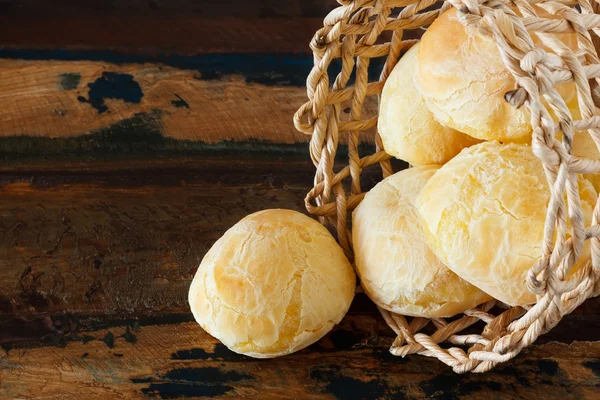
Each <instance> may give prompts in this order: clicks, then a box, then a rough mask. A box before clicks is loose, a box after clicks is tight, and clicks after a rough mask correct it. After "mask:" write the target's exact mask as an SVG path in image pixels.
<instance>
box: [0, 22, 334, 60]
mask: <svg viewBox="0 0 600 400" xmlns="http://www.w3.org/2000/svg"><path fill="white" fill-rule="evenodd" d="M323 17H325V14H323V15H322V16H319V17H312V18H305V17H301V18H292V17H290V18H242V17H238V18H236V17H234V16H233V15H228V14H224V16H223V15H222V16H219V17H210V16H203V15H201V16H198V15H193V14H189V15H186V14H183V15H168V14H167V15H161V14H156V15H151V16H137V15H114V14H110V15H100V16H96V15H87V16H80V15H75V16H72V15H68V14H67V15H64V14H60V15H54V16H52V17H48V16H47V15H42V16H39V17H36V16H35V15H25V16H19V17H15V16H12V15H10V14H8V15H7V14H2V13H0V46H1V47H2V48H5V49H28V50H57V49H60V50H62V51H65V50H88V51H90V50H101V51H116V52H120V53H134V54H152V55H159V54H164V53H166V54H178V55H186V56H187V55H197V54H209V53H260V52H269V53H284V54H294V53H305V54H309V53H310V52H311V50H310V48H309V43H310V41H311V39H312V37H313V36H314V34H315V32H316V31H317V30H318V29H320V28H321V27H322V26H323Z"/></svg>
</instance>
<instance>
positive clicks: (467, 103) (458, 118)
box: [415, 8, 578, 143]
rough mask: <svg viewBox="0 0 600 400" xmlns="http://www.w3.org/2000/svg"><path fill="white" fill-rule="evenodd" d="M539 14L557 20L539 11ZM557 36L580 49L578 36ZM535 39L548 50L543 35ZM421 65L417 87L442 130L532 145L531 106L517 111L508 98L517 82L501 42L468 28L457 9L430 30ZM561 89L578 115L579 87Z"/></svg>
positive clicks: (419, 58) (425, 37) (421, 50)
mask: <svg viewBox="0 0 600 400" xmlns="http://www.w3.org/2000/svg"><path fill="white" fill-rule="evenodd" d="M536 11H537V12H538V14H540V15H543V16H545V17H549V18H553V17H552V16H550V15H548V14H547V13H545V12H544V11H543V10H541V9H539V8H536ZM556 36H557V38H558V39H559V40H561V41H562V42H563V43H565V44H567V45H568V46H569V47H570V48H572V49H576V48H577V40H576V36H575V35H574V34H559V35H556ZM533 40H534V42H535V43H536V44H537V45H539V46H542V43H541V41H540V40H539V38H538V37H537V36H535V35H534V37H533ZM542 47H543V46H542ZM545 49H546V50H549V49H548V48H545ZM417 63H418V68H417V72H416V74H415V84H416V86H417V88H418V89H419V91H420V92H421V95H422V96H423V98H424V99H425V102H426V104H427V107H428V108H429V110H430V111H431V112H432V114H433V115H434V117H435V118H436V119H437V120H438V121H439V122H440V123H441V124H442V125H445V126H448V127H451V128H454V129H456V130H458V131H460V132H464V133H467V134H469V135H471V136H473V137H475V138H478V139H482V140H499V141H501V142H515V143H528V142H529V141H530V140H531V123H530V113H529V111H528V110H527V107H520V108H519V109H517V108H515V107H513V106H512V105H511V104H509V103H508V102H507V101H506V100H505V99H504V95H505V93H506V92H508V91H511V90H513V89H515V88H516V83H515V80H514V78H513V77H512V75H511V74H510V73H509V71H508V70H507V69H506V68H505V67H504V64H503V62H502V59H501V57H500V52H499V50H498V47H497V45H496V43H495V42H494V40H493V39H492V38H491V37H488V36H485V35H483V34H481V33H480V32H479V31H478V30H477V29H476V27H469V28H465V26H464V25H463V24H462V23H461V22H460V21H459V20H458V18H457V15H456V9H455V8H452V9H450V10H448V11H446V12H445V13H443V14H442V15H440V16H439V17H438V18H437V19H436V20H435V21H434V22H433V23H432V24H431V26H430V27H429V28H428V29H427V32H426V33H425V34H424V35H423V39H422V40H421V46H420V48H419V52H418V56H417ZM557 89H558V91H559V93H560V94H561V95H562V96H563V98H564V100H565V101H566V103H567V106H568V107H569V109H570V110H571V112H572V113H574V114H578V111H577V110H578V107H577V96H576V95H575V94H576V91H575V89H574V84H573V83H569V84H560V85H557ZM574 117H575V118H577V117H578V116H577V115H574Z"/></svg>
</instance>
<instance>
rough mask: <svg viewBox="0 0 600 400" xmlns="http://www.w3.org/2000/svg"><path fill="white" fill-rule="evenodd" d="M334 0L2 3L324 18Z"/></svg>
mask: <svg viewBox="0 0 600 400" xmlns="http://www.w3.org/2000/svg"><path fill="white" fill-rule="evenodd" d="M338 6H339V3H338V2H337V1H335V0H286V1H280V0H228V1H226V2H223V1H218V0H202V1H197V0H169V1H159V0H150V1H148V0H86V1H80V0H59V1H56V0H0V14H3V15H10V16H28V15H34V16H52V17H55V16H61V15H68V16H82V15H83V16H86V15H100V16H106V15H135V16H138V15H159V16H171V15H188V14H194V15H200V16H203V17H220V16H223V15H228V16H235V17H245V18H251V17H323V16H325V14H326V13H328V12H329V11H330V10H332V9H333V8H335V7H338Z"/></svg>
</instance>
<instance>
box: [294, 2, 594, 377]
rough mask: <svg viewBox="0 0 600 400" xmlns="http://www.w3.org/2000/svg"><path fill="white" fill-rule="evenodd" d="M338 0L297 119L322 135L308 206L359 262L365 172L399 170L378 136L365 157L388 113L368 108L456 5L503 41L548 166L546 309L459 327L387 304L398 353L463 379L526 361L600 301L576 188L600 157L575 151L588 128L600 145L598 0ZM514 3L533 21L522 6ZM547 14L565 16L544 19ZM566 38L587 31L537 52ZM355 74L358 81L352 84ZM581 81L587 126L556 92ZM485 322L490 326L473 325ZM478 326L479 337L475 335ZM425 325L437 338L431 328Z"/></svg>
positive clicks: (539, 284) (533, 285)
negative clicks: (356, 223) (403, 58)
mask: <svg viewBox="0 0 600 400" xmlns="http://www.w3.org/2000/svg"><path fill="white" fill-rule="evenodd" d="M338 2H339V3H340V5H341V6H340V7H338V8H337V9H335V10H333V11H332V12H331V13H330V14H329V15H328V16H327V17H326V18H325V20H324V27H323V28H321V29H320V30H319V31H318V32H317V33H316V34H315V36H314V38H313V40H312V41H311V43H310V47H311V49H312V50H313V52H314V68H313V69H312V71H311V73H310V75H309V76H308V79H307V92H308V98H309V101H308V102H307V103H306V104H304V105H303V106H302V107H301V108H300V109H299V110H298V112H297V113H296V115H295V116H294V123H295V125H296V128H297V129H298V130H299V131H301V132H303V133H305V134H308V135H312V138H311V142H310V154H311V158H312V161H313V163H314V164H315V166H316V168H317V170H316V174H315V180H314V187H313V189H312V190H311V191H310V192H309V193H308V195H307V197H306V200H305V203H306V207H307V209H308V211H309V212H310V213H311V214H313V215H315V216H317V217H319V218H320V220H321V222H323V223H325V224H329V225H330V226H332V227H333V228H334V229H335V230H336V232H337V237H338V241H339V243H340V245H341V246H342V248H343V249H344V251H345V252H346V254H347V256H348V257H349V258H350V259H351V260H352V258H353V254H352V243H351V242H350V238H351V235H350V232H349V228H348V227H349V222H350V220H351V218H350V216H351V212H352V210H353V209H354V208H356V206H357V205H358V204H359V203H360V201H361V200H362V199H363V197H364V194H365V193H363V192H362V191H361V184H360V177H361V174H362V173H363V171H365V170H366V169H372V168H376V167H377V165H379V168H381V171H382V172H383V174H382V175H383V177H384V178H385V177H387V176H389V175H391V174H392V173H393V172H394V171H393V170H392V164H391V163H390V160H389V159H390V156H389V155H387V154H386V153H385V152H384V151H383V147H382V144H381V140H380V138H379V135H378V134H376V135H375V152H374V153H373V154H369V155H364V154H363V155H359V147H358V144H359V142H360V136H361V133H362V134H366V133H367V132H369V131H370V132H372V131H373V130H374V129H375V127H376V125H377V116H376V115H368V112H371V114H373V111H372V110H373V109H374V107H371V110H370V111H369V107H368V104H369V102H370V103H371V104H373V102H374V100H377V96H378V95H379V94H380V93H381V91H382V88H383V85H384V82H385V80H386V78H387V77H388V76H389V74H390V73H391V71H392V69H393V68H394V66H395V64H396V63H397V61H398V59H399V57H400V55H401V53H403V52H404V51H405V50H406V49H408V48H410V46H412V45H413V44H415V43H416V42H417V39H415V38H418V37H420V33H422V32H423V31H424V29H425V28H426V27H427V26H428V25H430V24H431V23H432V22H433V21H434V20H435V18H436V17H437V16H438V15H439V14H440V13H442V12H444V11H446V10H448V9H449V8H450V7H455V8H456V9H457V11H458V16H459V19H460V21H461V22H462V23H463V24H465V25H470V26H476V27H477V28H478V29H480V31H482V32H483V33H484V34H487V35H491V36H492V37H493V38H494V40H495V42H496V44H497V45H498V48H499V50H500V53H501V55H502V59H503V62H504V64H505V66H506V67H507V69H508V70H509V71H510V72H511V73H512V75H513V76H514V78H515V80H516V82H517V87H516V88H515V89H514V90H511V91H510V92H507V93H506V94H505V99H506V101H508V102H509V103H510V104H511V105H513V106H514V107H520V106H525V107H527V108H528V109H529V110H530V112H531V124H532V126H533V138H532V143H531V149H532V151H533V152H534V153H535V155H536V156H537V157H538V158H540V159H541V161H542V163H543V165H544V169H545V172H546V176H547V177H548V183H549V187H550V190H551V201H550V203H549V205H548V212H547V215H546V226H545V232H544V243H543V254H541V255H540V259H539V261H538V262H537V263H535V264H534V265H532V266H531V269H530V271H529V273H528V276H527V286H528V289H529V290H531V291H533V292H534V293H535V294H536V295H537V303H536V304H535V305H533V306H528V307H512V308H507V307H506V306H504V307H503V305H502V304H496V303H497V302H495V301H491V302H488V303H485V304H483V305H481V306H479V307H477V308H475V309H472V310H469V311H466V312H464V313H463V314H462V315H460V316H457V317H455V318H453V319H449V320H447V319H443V318H434V319H431V320H429V319H425V318H406V317H404V316H402V315H397V314H393V313H390V312H388V311H385V310H383V309H380V311H381V314H382V315H383V317H384V318H385V321H386V322H387V323H388V325H389V326H390V327H391V328H392V329H393V330H394V332H395V333H396V334H397V338H396V339H395V341H394V343H393V345H392V347H391V349H390V351H391V353H392V354H394V355H397V356H406V355H408V354H413V353H418V354H421V355H425V356H429V357H436V358H438V359H439V360H441V361H442V362H444V363H446V364H447V365H449V366H451V367H452V368H453V370H454V371H455V372H457V373H464V372H469V371H473V372H485V371H488V370H490V369H491V368H493V367H494V366H495V365H497V364H498V363H502V362H504V361H507V360H510V359H511V358H513V357H514V356H516V355H517V354H518V353H519V352H520V351H521V350H522V349H523V348H525V347H527V346H529V345H530V344H531V343H533V342H534V341H535V340H536V339H537V338H538V337H539V336H540V335H542V334H544V333H546V332H548V331H549V330H550V329H552V328H553V327H554V326H555V325H556V324H557V323H558V322H559V321H560V319H561V318H562V316H563V315H565V314H568V313H570V312H572V311H573V310H574V309H575V308H576V307H577V306H579V305H580V304H581V303H582V302H583V301H585V300H586V299H587V298H590V297H593V296H596V295H598V294H600V284H599V282H600V279H599V277H600V239H599V236H600V225H598V224H597V222H598V220H599V219H600V203H597V204H596V207H595V209H594V213H593V221H592V226H590V227H585V226H583V218H582V214H581V205H580V201H579V193H578V191H577V189H576V188H577V184H576V183H575V185H573V182H576V179H577V175H578V174H589V173H598V172H600V161H594V160H589V159H583V158H578V157H575V156H573V155H571V154H570V153H571V141H572V137H573V130H574V129H577V130H580V131H583V130H588V131H589V132H590V134H591V136H592V138H593V139H594V141H595V143H596V144H597V145H598V146H599V147H600V117H599V116H594V110H595V106H598V105H599V104H600V89H599V87H600V85H598V83H599V82H600V59H599V58H598V55H597V51H596V48H595V46H594V43H595V42H596V41H597V40H598V37H599V36H600V15H599V13H600V4H598V3H596V2H592V1H591V0H557V1H546V0H541V1H539V0H528V1H523V0H521V1H515V2H512V3H509V2H503V1H499V0H491V1H485V0H483V1H482V0H479V1H478V0H449V1H446V2H442V1H439V0H355V1H351V0H338ZM514 6H517V7H518V8H519V10H520V13H521V14H522V15H523V16H524V17H520V16H518V15H516V14H515V13H514V12H513V11H512V10H513V9H514ZM541 9H544V10H545V11H547V12H550V13H551V14H554V15H555V16H556V17H557V18H556V19H544V18H540V17H538V14H537V11H539V10H541ZM536 10H537V11H536ZM559 32H575V33H576V35H577V40H578V51H577V52H575V53H574V52H572V51H571V50H568V49H564V48H553V52H552V53H550V52H545V51H544V50H542V49H541V48H536V47H534V45H533V42H532V39H531V35H532V34H534V35H537V36H538V37H539V38H540V39H542V38H543V37H544V36H546V37H549V35H554V34H555V33H559ZM597 35H598V36H597ZM384 57H385V65H384V67H383V72H381V75H380V76H379V80H375V81H372V82H370V81H369V65H370V61H371V59H372V58H378V59H380V60H383V59H384ZM336 59H341V72H339V73H338V74H337V76H336V78H335V81H333V82H330V80H329V74H328V72H329V73H331V71H332V69H333V67H335V66H336V65H337V66H338V70H339V61H335V60H336ZM582 59H583V60H585V61H584V62H583V63H582V62H581V60H582ZM332 62H333V64H332ZM371 64H373V63H371ZM371 69H374V68H373V67H372V68H371ZM351 76H353V77H354V84H353V85H348V82H349V80H350V78H351ZM571 80H572V81H574V82H575V84H576V86H577V92H578V99H579V107H580V111H581V115H582V118H583V119H582V120H580V121H573V120H572V118H571V114H570V112H569V111H568V109H567V107H566V105H565V103H564V102H563V101H562V99H561V98H560V95H559V94H558V92H557V91H556V90H555V89H554V84H555V83H556V82H567V81H571ZM542 95H544V97H545V99H546V100H547V102H546V104H548V105H549V107H551V108H552V109H553V111H554V114H555V115H558V116H559V123H558V124H556V125H552V124H548V123H542V120H545V121H548V120H551V117H550V114H549V109H547V108H546V107H545V106H544V105H543V103H542V102H541V97H542ZM348 107H349V110H348ZM550 125H552V126H550ZM558 131H562V132H563V135H562V136H563V139H562V142H560V141H557V140H555V139H554V138H555V134H556V132H558ZM344 136H345V138H344ZM340 139H345V141H346V142H347V146H348V153H347V154H348V159H347V161H344V164H345V166H344V167H343V168H341V169H340V168H338V169H339V170H335V169H334V161H336V162H337V164H336V165H339V162H340V160H339V158H340V157H338V160H336V151H337V149H338V144H339V141H340ZM361 150H362V148H361ZM569 188H575V189H574V190H569ZM565 193H566V195H567V198H568V201H567V202H565ZM567 215H568V216H569V217H568V219H569V220H570V224H571V227H570V228H569V229H568V228H567V222H566V221H567ZM567 233H569V235H567ZM585 240H590V241H591V252H592V261H591V263H590V264H589V265H587V266H586V267H585V268H582V269H581V270H580V271H579V272H578V273H576V274H574V276H572V277H571V278H569V279H568V280H567V279H566V278H565V276H567V273H568V271H569V267H570V266H572V265H573V264H574V262H575V261H576V259H577V258H578V256H579V254H580V253H581V250H582V247H583V243H584V241H585ZM482 326H483V329H476V330H474V329H475V328H477V327H482ZM467 328H470V329H469V333H464V331H465V330H466V329H467ZM423 330H425V331H427V332H429V333H430V334H425V333H422V332H421V331H423ZM431 332H433V333H431ZM473 332H475V333H473ZM458 346H460V347H458ZM465 350H466V351H465Z"/></svg>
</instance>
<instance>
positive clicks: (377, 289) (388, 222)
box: [352, 166, 491, 317]
mask: <svg viewBox="0 0 600 400" xmlns="http://www.w3.org/2000/svg"><path fill="white" fill-rule="evenodd" d="M438 168H439V167H437V166H421V167H415V168H410V169H407V170H404V171H401V172H398V173H396V174H394V175H392V176H390V177H388V178H386V179H385V180H383V181H382V182H380V183H379V184H377V186H375V187H374V188H373V189H371V190H370V191H369V193H367V195H366V196H365V198H364V200H363V201H362V202H361V204H360V205H359V206H358V208H357V209H356V210H355V211H354V214H353V219H352V227H353V228H352V238H353V245H354V254H355V263H356V269H357V272H358V274H359V276H360V278H361V284H362V286H363V288H364V289H365V292H366V293H367V294H368V295H369V297H370V298H371V299H372V300H373V301H374V302H375V303H376V304H377V305H379V306H380V307H382V308H384V309H386V310H389V311H392V312H395V313H399V314H403V315H411V316H415V317H451V316H453V315H456V314H458V313H460V312H463V311H465V310H467V309H470V308H473V307H475V306H477V305H479V304H481V303H483V302H485V301H488V300H491V297H490V296H489V295H487V294H485V293H484V292H482V291H481V290H479V289H477V288H476V287H475V286H473V285H471V284H470V283H468V282H467V281H465V280H463V279H461V278H459V277H458V276H457V275H456V274H454V273H453V272H452V271H451V270H450V269H448V268H447V267H446V266H445V265H444V264H443V263H442V262H441V261H440V259H439V258H437V257H436V255H435V254H434V253H433V251H431V249H430V248H429V246H428V245H427V243H426V241H425V237H424V235H423V232H422V227H421V221H420V218H419V215H418V212H417V209H416V208H415V201H416V198H417V196H418V194H419V192H420V191H421V189H422V187H423V186H424V185H425V183H426V182H427V180H428V179H429V178H430V177H431V176H432V175H433V174H434V173H435V172H436V171H437V170H438Z"/></svg>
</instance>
